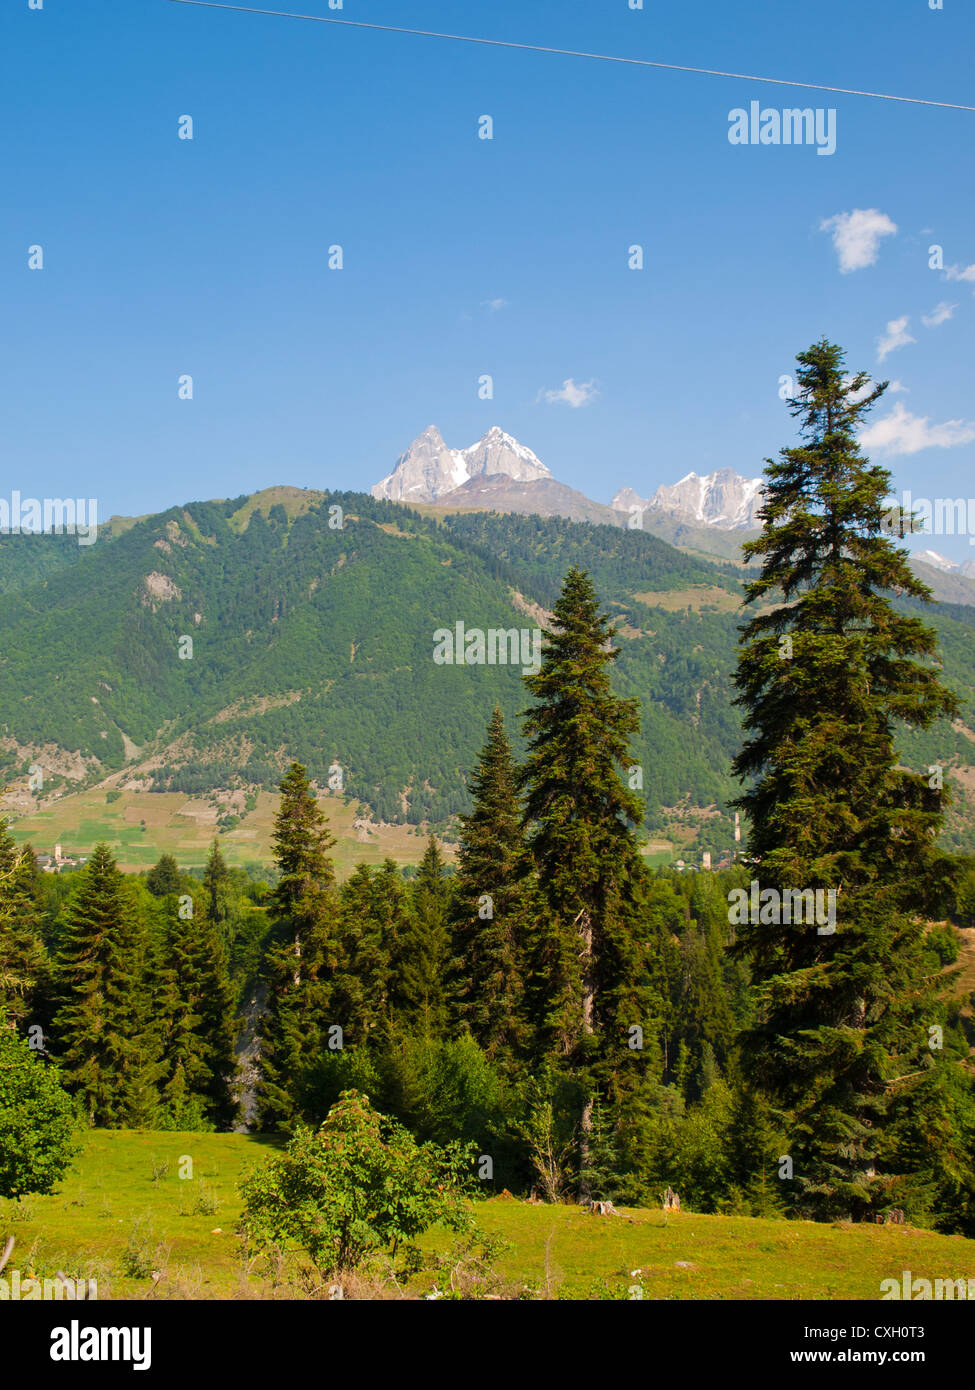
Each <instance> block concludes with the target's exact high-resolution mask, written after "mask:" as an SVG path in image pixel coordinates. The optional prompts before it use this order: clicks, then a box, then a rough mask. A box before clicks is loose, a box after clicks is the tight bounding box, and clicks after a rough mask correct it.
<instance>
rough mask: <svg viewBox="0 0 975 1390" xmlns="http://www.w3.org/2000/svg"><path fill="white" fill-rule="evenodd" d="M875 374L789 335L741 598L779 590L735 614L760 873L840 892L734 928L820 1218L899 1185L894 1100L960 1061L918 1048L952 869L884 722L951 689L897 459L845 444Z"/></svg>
mask: <svg viewBox="0 0 975 1390" xmlns="http://www.w3.org/2000/svg"><path fill="white" fill-rule="evenodd" d="M886 384H887V383H882V384H880V385H873V384H871V382H870V380H869V378H868V377H867V375H866V374H865V373H863V372H860V373H857V374H856V375H853V376H849V375H848V374H847V373H846V371H845V369H844V356H843V353H842V351H841V349H840V348H839V347H837V346H835V345H834V344H832V343H829V342H827V341H825V340H823V341H820V342H819V343H816V344H815V345H813V346H812V347H811V348H809V349H808V351H806V352H804V353H802V354H800V356H799V358H798V391H797V394H796V396H795V398H794V399H793V400H792V401H791V402H790V409H791V412H792V414H793V416H794V417H796V418H797V419H798V421H799V429H800V433H801V436H802V443H801V444H800V445H799V446H797V447H794V448H786V449H783V450H782V451H781V455H780V458H779V460H778V461H773V460H771V459H769V460H767V464H768V467H767V471H766V479H767V482H766V497H765V503H764V507H763V510H762V513H761V518H762V521H763V527H764V529H763V531H762V534H761V536H760V537H758V538H757V539H756V540H754V541H750V542H748V543H747V544H746V545H745V547H744V549H745V553H746V555H747V557H748V558H749V559H752V560H759V561H760V562H761V572H760V575H759V577H758V578H757V579H754V580H753V581H752V582H750V583H749V584H748V585H747V588H746V602H747V603H749V604H756V603H762V604H765V605H769V606H768V607H767V608H766V610H765V611H760V612H759V613H757V614H756V616H754V617H752V618H751V619H750V621H748V622H747V623H746V624H745V625H744V626H743V627H742V629H741V630H742V646H741V651H740V656H739V666H738V672H737V677H736V684H737V688H738V691H739V696H738V704H739V705H741V706H742V708H743V711H744V723H745V727H746V730H747V735H748V736H747V740H746V743H745V745H744V748H743V750H742V752H741V754H740V755H739V757H738V758H737V760H736V762H735V770H736V772H737V773H738V774H739V776H740V777H741V778H742V779H746V782H747V785H746V790H745V792H744V794H743V795H742V796H741V798H740V800H739V801H738V803H737V804H738V805H739V806H740V807H741V808H742V809H743V810H744V811H745V812H747V814H748V817H749V818H750V821H751V833H750V839H749V854H750V856H751V858H752V861H753V865H754V867H753V877H754V879H755V881H756V882H759V883H760V888H761V891H762V894H763V895H764V890H765V889H774V890H776V891H777V892H779V893H780V894H781V893H785V892H787V891H789V890H793V891H801V890H809V889H811V890H816V889H819V890H821V891H822V892H823V893H824V895H825V894H828V893H829V892H830V891H831V890H832V891H834V892H835V893H836V895H837V896H836V898H835V918H836V920H835V924H833V925H834V929H833V930H830V924H829V923H828V922H823V923H822V924H821V926H822V928H823V929H822V930H821V929H820V925H814V924H811V923H809V922H808V921H806V922H804V923H799V922H796V921H792V922H783V921H780V922H775V921H774V920H772V919H773V918H774V915H775V914H774V913H773V912H771V911H767V912H766V911H764V910H762V911H760V912H759V913H758V914H757V916H758V919H759V920H757V921H756V920H754V916H755V915H756V914H753V913H752V912H751V911H749V912H748V913H747V915H746V920H744V921H742V922H741V923H740V924H737V925H736V932H737V942H736V946H735V950H736V952H737V953H738V954H739V956H741V957H744V958H745V959H747V960H748V962H749V963H750V965H751V969H752V972H753V978H754V982H755V986H756V991H757V993H756V1001H757V1008H758V1018H757V1021H756V1023H755V1025H754V1027H752V1028H751V1029H749V1030H748V1032H747V1033H746V1035H745V1037H744V1046H745V1069H746V1071H747V1074H748V1075H749V1076H750V1077H751V1078H752V1079H753V1080H754V1082H755V1083H756V1084H757V1085H759V1086H761V1087H762V1088H763V1089H764V1090H765V1091H766V1093H767V1094H768V1096H769V1097H770V1098H771V1099H772V1100H773V1102H774V1104H775V1106H776V1107H777V1112H778V1116H779V1119H780V1120H783V1121H785V1122H786V1124H787V1126H788V1130H789V1134H790V1140H789V1142H790V1156H791V1158H792V1160H793V1166H794V1171H795V1181H796V1187H797V1190H798V1194H799V1199H798V1205H799V1207H800V1209H801V1210H802V1211H803V1212H804V1213H805V1214H812V1215H817V1216H824V1217H826V1216H835V1215H842V1216H852V1217H854V1218H862V1217H865V1216H867V1215H868V1214H869V1213H870V1212H872V1211H874V1210H875V1209H877V1208H878V1207H880V1206H882V1205H883V1204H884V1203H885V1202H889V1201H890V1200H891V1194H892V1192H894V1191H895V1189H896V1180H897V1177H898V1175H897V1174H896V1172H892V1171H891V1169H890V1166H889V1160H891V1159H892V1157H893V1155H892V1149H893V1147H894V1145H893V1144H892V1142H891V1139H890V1136H889V1135H887V1134H886V1127H887V1120H888V1111H889V1107H890V1105H891V1102H892V1100H893V1099H894V1098H895V1097H896V1096H898V1095H901V1096H902V1095H903V1094H904V1092H905V1089H909V1090H912V1091H913V1093H914V1096H913V1101H914V1104H915V1105H916V1106H919V1107H923V1105H924V1104H925V1097H926V1095H927V1094H929V1093H930V1090H931V1088H930V1084H929V1083H930V1080H931V1076H932V1071H933V1070H935V1069H936V1067H937V1066H938V1065H943V1066H950V1065H952V1063H951V1062H950V1061H949V1060H948V1059H945V1060H944V1061H943V1062H940V1063H938V1062H937V1061H936V1056H935V1054H934V1053H932V1051H931V1050H930V1049H929V1048H928V1045H927V1044H928V1040H929V1034H928V1028H929V1026H930V1025H931V1024H933V1023H937V1022H938V1020H939V1018H940V1017H941V1016H942V1010H943V1002H942V998H941V996H942V992H943V989H944V981H942V980H940V979H938V978H936V977H935V976H934V975H933V974H932V972H931V970H930V968H926V966H925V963H924V958H923V957H924V931H925V928H924V922H923V914H924V910H925V906H926V903H927V902H928V901H929V898H930V896H931V894H932V893H933V892H934V891H935V890H936V889H937V888H938V886H939V885H942V884H943V882H944V879H945V877H946V875H947V873H948V867H947V862H946V860H945V859H944V857H943V856H942V855H941V854H940V853H939V851H938V849H937V847H936V844H935V837H936V834H937V831H938V829H939V827H940V825H941V820H942V815H943V809H944V806H945V802H946V793H945V792H944V791H942V790H940V789H939V785H938V782H937V779H936V778H934V777H929V776H928V775H926V774H925V773H916V772H912V771H909V770H908V769H906V768H904V767H902V766H900V765H899V760H898V755H897V749H896V743H895V739H896V733H897V728H898V725H899V724H900V723H902V722H904V723H906V724H908V725H911V726H913V727H915V728H927V727H929V726H930V725H931V724H932V723H933V722H934V721H935V720H937V719H939V718H943V717H948V716H951V715H953V714H954V713H955V711H956V708H957V701H956V700H955V697H954V696H953V695H952V694H951V693H950V692H949V691H948V690H946V689H945V688H944V686H943V685H942V684H941V680H940V673H939V668H938V665H937V663H936V659H935V657H936V635H935V633H934V632H933V630H932V629H931V628H930V627H928V626H926V625H925V624H924V622H923V621H922V619H921V618H920V617H918V616H917V615H916V613H915V612H913V611H910V610H908V611H903V610H902V609H901V608H900V607H899V606H898V605H897V604H896V603H895V602H894V601H893V600H892V597H891V595H892V594H895V595H903V596H906V597H907V598H908V599H911V600H923V601H927V600H929V599H930V591H929V590H928V589H927V588H926V587H925V586H924V585H923V584H922V583H921V582H920V581H919V580H918V579H917V578H915V576H914V575H913V573H912V571H911V569H910V567H909V564H908V559H907V555H906V552H905V551H904V549H903V548H902V547H900V546H898V545H896V544H895V543H894V538H893V534H892V531H894V532H896V531H898V530H899V529H900V528H899V525H897V524H894V525H893V526H892V524H891V514H890V509H889V505H888V502H887V499H888V497H889V492H890V476H889V474H888V473H887V471H886V470H884V469H883V468H880V467H878V466H876V465H872V464H870V463H869V461H868V460H867V459H866V458H864V456H863V455H862V454H861V452H860V449H859V447H858V443H857V434H858V431H859V428H860V426H861V423H862V421H863V418H864V416H865V415H866V413H867V412H868V411H869V410H870V408H871V407H872V406H873V405H874V404H875V403H876V401H877V400H878V399H879V397H880V396H881V394H882V392H883V391H884V389H885V387H886ZM908 524H909V523H908ZM760 901H761V902H762V905H763V908H764V903H765V901H766V899H765V898H764V896H762V897H761V898H760ZM768 901H771V900H768ZM823 901H824V902H826V901H828V898H825V897H824V900H823ZM738 915H739V916H740V915H742V914H741V913H740V912H739V914H738ZM790 915H792V914H791V913H790ZM796 915H798V914H796ZM763 918H765V919H766V920H762V919H763ZM731 920H732V921H733V922H734V921H735V920H736V919H735V916H734V915H733V916H732V919H731Z"/></svg>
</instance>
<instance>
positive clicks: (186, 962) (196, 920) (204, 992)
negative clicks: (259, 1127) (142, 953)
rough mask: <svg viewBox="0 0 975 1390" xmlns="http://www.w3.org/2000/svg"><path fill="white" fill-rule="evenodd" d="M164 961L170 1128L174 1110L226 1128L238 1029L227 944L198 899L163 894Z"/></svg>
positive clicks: (231, 1113)
mask: <svg viewBox="0 0 975 1390" xmlns="http://www.w3.org/2000/svg"><path fill="white" fill-rule="evenodd" d="M163 911H164V913H165V926H164V938H165V965H164V969H163V980H164V985H163V992H162V995H161V1005H162V1007H161V1008H160V1011H159V1012H160V1014H161V1017H162V1020H163V1022H164V1026H165V1034H164V1038H165V1042H164V1055H165V1060H166V1068H167V1071H166V1076H165V1079H164V1081H163V1085H162V1100H163V1104H164V1105H165V1106H166V1108H167V1110H168V1112H169V1117H170V1119H171V1121H172V1122H173V1123H174V1126H175V1127H176V1128H191V1127H195V1124H191V1123H189V1122H182V1123H181V1122H180V1115H181V1114H184V1115H186V1116H192V1117H198V1118H199V1119H201V1120H205V1121H206V1122H208V1123H210V1124H213V1125H214V1126H216V1128H218V1129H227V1128H229V1127H230V1126H231V1124H232V1123H233V1120H234V1119H235V1117H236V1108H237V1107H236V1105H235V1103H234V1100H233V1094H232V1087H233V1082H234V1079H235V1073H236V1059H235V1056H234V1042H235V1039H236V1035H237V1020H236V1011H235V1008H234V992H233V987H232V985H231V982H230V975H229V971H228V967H227V951H226V947H225V946H224V944H223V942H222V941H221V940H220V938H219V936H218V935H217V932H216V930H215V928H214V926H213V924H212V923H211V922H210V921H209V919H208V918H207V916H206V912H205V909H204V904H203V903H202V902H196V901H192V902H191V903H185V902H184V903H179V902H178V900H177V899H176V897H175V896H172V895H170V896H169V897H167V898H166V899H165V900H164V904H163Z"/></svg>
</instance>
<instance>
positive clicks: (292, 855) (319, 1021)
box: [257, 762, 337, 1130]
mask: <svg viewBox="0 0 975 1390" xmlns="http://www.w3.org/2000/svg"><path fill="white" fill-rule="evenodd" d="M334 844H335V841H334V839H333V838H332V836H331V835H330V834H329V830H328V822H327V820H326V818H325V816H324V814H323V813H322V811H321V809H320V807H319V805H318V802H317V800H316V798H315V791H314V788H313V787H312V785H311V783H310V782H309V780H308V776H307V773H306V769H305V768H304V767H303V766H302V764H301V763H297V762H296V763H292V764H291V766H290V768H289V769H288V771H287V773H286V774H285V776H284V779H283V780H282V782H281V804H280V806H279V808H278V813H277V816H276V818H275V823H274V847H275V859H276V862H277V866H278V869H279V871H280V875H281V877H280V879H279V881H278V884H277V887H276V888H275V890H274V893H273V910H274V912H275V917H276V922H275V935H274V942H273V945H272V946H271V947H270V949H269V950H268V953H267V956H266V958H265V963H264V977H265V980H266V982H267V986H268V1008H267V1013H266V1015H265V1017H264V1019H263V1021H262V1024H261V1054H260V1063H259V1073H260V1075H259V1081H258V1088H257V1105H258V1117H259V1123H260V1124H261V1126H262V1127H263V1128H265V1129H283V1130H286V1129H289V1128H290V1127H291V1126H292V1125H293V1124H294V1122H295V1120H296V1119H297V1118H298V1116H297V1097H298V1096H299V1095H300V1094H301V1089H302V1076H303V1072H304V1068H305V1067H306V1066H307V1065H308V1063H309V1062H310V1061H311V1060H312V1059H313V1058H314V1056H315V1055H316V1053H317V1052H318V1051H319V1049H320V1047H321V1045H322V1040H323V1030H324V1029H325V1028H326V1027H327V1026H328V1024H329V1022H330V1021H331V1020H330V1019H329V1017H328V1002H329V981H330V976H331V972H332V970H333V969H334V966H335V964H336V952H337V940H336V938H337V931H336V928H337V905H336V895H335V869H334V866H333V864H332V861H331V859H330V858H329V853H328V852H329V850H330V849H331V848H332V846H333V845H334Z"/></svg>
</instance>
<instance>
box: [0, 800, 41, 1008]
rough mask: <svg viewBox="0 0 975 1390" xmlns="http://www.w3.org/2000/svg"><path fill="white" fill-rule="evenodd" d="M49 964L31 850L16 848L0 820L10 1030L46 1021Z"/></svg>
mask: <svg viewBox="0 0 975 1390" xmlns="http://www.w3.org/2000/svg"><path fill="white" fill-rule="evenodd" d="M50 973H51V966H50V961H49V960H48V955H47V950H46V949H45V946H44V942H43V939H42V936H41V911H40V907H39V905H38V900H37V862H36V860H35V858H34V855H33V852H32V850H31V849H30V846H28V845H25V846H24V847H23V848H21V849H18V848H17V846H16V845H15V844H14V842H13V840H12V838H11V836H10V834H9V832H8V830H7V822H6V820H3V819H0V1005H4V1006H5V1007H6V1011H7V1017H8V1019H10V1020H11V1021H12V1022H13V1024H14V1025H15V1027H17V1028H18V1029H23V1028H24V1027H25V1026H26V1025H28V1024H31V1025H37V1026H39V1027H40V1028H41V1030H42V1032H43V1031H44V1030H45V1028H46V1025H47V1022H48V1008H47V998H46V996H47V991H48V989H49V986H50Z"/></svg>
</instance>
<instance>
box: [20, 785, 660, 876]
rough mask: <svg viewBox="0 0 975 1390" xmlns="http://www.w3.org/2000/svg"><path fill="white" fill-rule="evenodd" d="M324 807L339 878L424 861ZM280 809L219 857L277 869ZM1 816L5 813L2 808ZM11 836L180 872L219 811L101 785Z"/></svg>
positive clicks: (175, 796)
mask: <svg viewBox="0 0 975 1390" xmlns="http://www.w3.org/2000/svg"><path fill="white" fill-rule="evenodd" d="M320 801H321V806H322V809H323V811H324V812H325V814H326V815H327V817H328V820H329V825H330V827H331V831H332V834H333V835H334V836H335V840H336V844H335V849H334V850H333V851H332V855H333V858H334V860H335V865H336V869H337V870H338V874H339V877H340V878H343V879H344V878H346V877H348V875H349V874H350V873H351V872H352V870H353V869H354V868H355V866H356V865H357V864H362V863H366V864H381V863H382V862H383V860H384V859H386V858H387V857H388V858H390V859H394V860H395V861H396V863H397V864H418V863H419V862H420V860H421V859H422V858H423V851H424V850H425V849H426V846H427V836H426V834H425V833H424V832H423V831H420V830H418V829H417V827H415V826H409V825H381V826H373V825H370V826H368V827H363V826H361V825H360V826H358V827H357V826H356V825H355V824H354V822H355V821H356V820H357V818H358V813H357V811H356V808H355V806H354V805H352V804H350V803H348V802H346V801H344V800H343V799H342V798H341V797H339V796H323V797H321V798H320ZM279 803H280V797H279V796H278V795H277V793H272V792H260V793H259V794H258V797H257V805H256V806H255V808H254V810H253V811H248V812H246V813H244V814H242V816H241V820H240V824H239V825H238V826H237V827H236V828H235V829H234V830H228V831H223V832H220V851H221V853H222V854H223V857H224V859H225V860H226V861H227V863H228V864H230V865H242V864H249V863H250V864H255V863H256V864H270V863H272V861H273V859H274V850H273V846H272V843H271V835H272V832H273V829H274V817H275V814H276V812H277V809H278V805H279ZM0 814H4V810H3V806H2V804H0ZM8 814H9V812H8ZM143 822H144V823H145V829H144V830H143V828H142V825H143ZM10 833H11V835H12V836H13V838H14V839H15V840H16V842H17V843H18V844H21V845H22V844H26V843H28V842H29V843H30V844H32V845H33V847H34V850H35V852H36V853H37V854H51V853H53V851H54V846H55V845H56V844H60V846H61V849H62V853H63V854H65V855H66V856H67V857H69V858H80V857H83V856H84V857H87V856H88V855H90V854H91V851H92V850H93V849H94V847H95V845H97V844H99V843H100V842H101V841H104V842H105V844H107V845H108V847H109V849H110V850H111V851H112V853H113V854H114V855H115V857H116V859H117V861H118V865H119V868H121V869H122V870H123V871H125V872H126V873H133V872H134V873H139V872H140V871H141V870H143V869H151V868H152V866H153V864H155V863H156V862H157V861H158V859H159V857H160V855H163V854H171V855H173V857H174V858H175V859H176V862H177V863H178V864H179V866H180V868H183V869H192V868H199V867H202V865H204V864H205V863H206V860H207V855H208V854H209V852H210V845H211V843H212V841H213V837H214V835H216V834H217V833H218V831H217V811H216V809H215V807H214V806H213V804H212V802H210V801H209V800H208V799H207V798H206V797H200V796H185V795H183V794H182V793H181V792H141V791H131V790H130V791H124V792H122V794H121V796H120V797H119V798H118V800H117V801H108V800H107V799H106V787H105V786H104V785H102V786H98V787H89V788H88V789H87V790H86V791H81V792H72V793H70V794H69V795H67V796H64V797H61V798H60V799H59V800H57V801H54V802H51V803H50V804H49V805H47V806H46V807H45V808H44V809H43V810H39V811H34V812H32V813H31V814H29V815H18V816H15V817H14V819H12V820H11V823H10ZM443 848H444V854H445V858H446V859H447V860H448V862H450V861H451V860H452V859H453V857H454V851H453V849H452V848H451V846H449V845H446V846H443ZM674 852H675V851H674V846H673V845H672V844H671V843H670V841H668V840H652V841H650V842H649V843H648V844H647V846H646V847H645V851H644V853H645V855H646V859H647V862H648V863H649V864H650V865H651V866H653V867H658V866H663V865H665V864H669V863H670V862H671V860H672V859H673V857H674Z"/></svg>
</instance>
